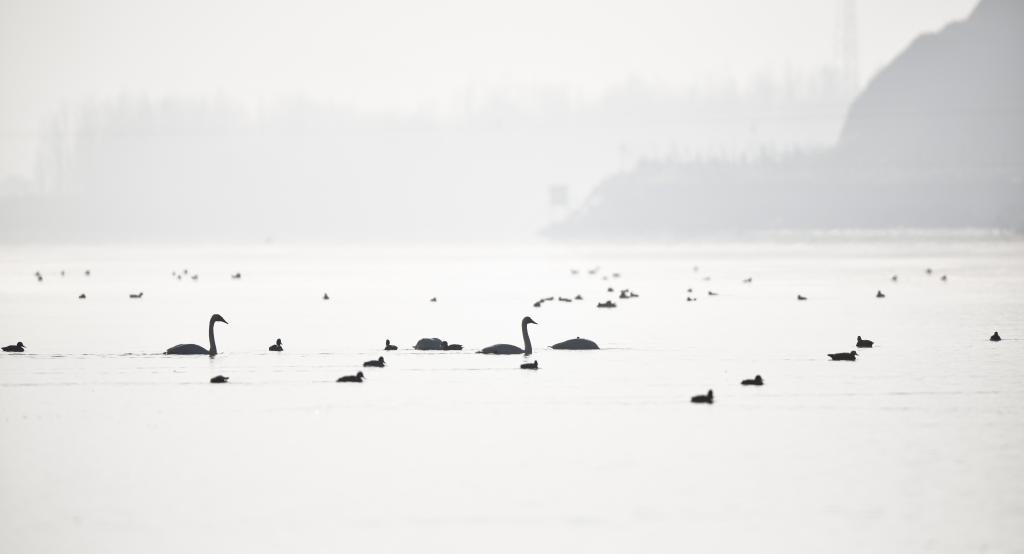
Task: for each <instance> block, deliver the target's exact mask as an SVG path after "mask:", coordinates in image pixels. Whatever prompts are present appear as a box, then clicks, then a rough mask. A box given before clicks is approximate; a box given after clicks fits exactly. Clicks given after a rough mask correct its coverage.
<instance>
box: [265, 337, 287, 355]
mask: <svg viewBox="0 0 1024 554" xmlns="http://www.w3.org/2000/svg"><path fill="white" fill-rule="evenodd" d="M267 350H270V351H271V352H284V345H283V344H281V339H277V342H275V343H274V344H271V345H270V348H268V349H267Z"/></svg>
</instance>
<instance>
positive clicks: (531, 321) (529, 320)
mask: <svg viewBox="0 0 1024 554" xmlns="http://www.w3.org/2000/svg"><path fill="white" fill-rule="evenodd" d="M527 323H533V324H534V325H536V324H537V322H536V321H534V320H533V318H532V317H530V316H526V317H524V318H523V325H526V324H527Z"/></svg>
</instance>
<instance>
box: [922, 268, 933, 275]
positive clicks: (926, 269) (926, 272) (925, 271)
mask: <svg viewBox="0 0 1024 554" xmlns="http://www.w3.org/2000/svg"><path fill="white" fill-rule="evenodd" d="M924 273H925V275H931V274H932V268H930V267H928V268H925V270H924Z"/></svg>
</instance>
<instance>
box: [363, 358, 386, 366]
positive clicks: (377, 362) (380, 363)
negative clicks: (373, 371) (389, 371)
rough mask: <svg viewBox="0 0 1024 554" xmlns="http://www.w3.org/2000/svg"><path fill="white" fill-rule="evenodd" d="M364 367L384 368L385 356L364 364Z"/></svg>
mask: <svg viewBox="0 0 1024 554" xmlns="http://www.w3.org/2000/svg"><path fill="white" fill-rule="evenodd" d="M363 367H384V356H381V357H379V358H377V359H376V360H370V361H368V362H363Z"/></svg>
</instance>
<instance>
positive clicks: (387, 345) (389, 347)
mask: <svg viewBox="0 0 1024 554" xmlns="http://www.w3.org/2000/svg"><path fill="white" fill-rule="evenodd" d="M384 350H398V347H397V346H395V345H393V344H391V339H384Z"/></svg>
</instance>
